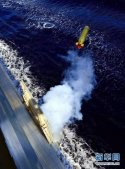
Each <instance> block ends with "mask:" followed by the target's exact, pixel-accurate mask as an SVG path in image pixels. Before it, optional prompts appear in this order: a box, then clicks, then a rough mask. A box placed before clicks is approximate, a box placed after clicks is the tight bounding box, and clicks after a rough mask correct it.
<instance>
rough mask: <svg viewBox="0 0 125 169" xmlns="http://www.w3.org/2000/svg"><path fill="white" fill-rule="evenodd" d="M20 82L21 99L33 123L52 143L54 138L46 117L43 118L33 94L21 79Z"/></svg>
mask: <svg viewBox="0 0 125 169" xmlns="http://www.w3.org/2000/svg"><path fill="white" fill-rule="evenodd" d="M20 84H21V87H22V90H23V101H24V104H25V106H26V108H27V109H28V111H29V113H30V115H31V116H32V118H33V120H34V121H35V123H36V124H37V125H38V126H39V128H40V129H41V130H42V132H43V134H44V135H45V137H46V139H47V140H48V142H49V143H50V144H52V143H53V142H54V140H53V137H52V134H51V131H50V129H49V124H48V121H47V119H46V118H45V116H44V114H43V112H42V110H41V109H40V107H39V106H38V104H37V103H36V101H35V100H34V99H33V96H32V94H31V93H30V91H29V90H28V88H27V87H26V85H25V83H24V82H23V81H22V82H21V83H20Z"/></svg>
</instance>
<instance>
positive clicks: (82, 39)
mask: <svg viewBox="0 0 125 169" xmlns="http://www.w3.org/2000/svg"><path fill="white" fill-rule="evenodd" d="M89 30H90V28H89V26H85V27H84V29H83V30H82V33H81V35H80V38H79V40H78V42H76V47H77V48H78V49H81V48H83V47H84V42H85V40H86V37H87V35H88V33H89Z"/></svg>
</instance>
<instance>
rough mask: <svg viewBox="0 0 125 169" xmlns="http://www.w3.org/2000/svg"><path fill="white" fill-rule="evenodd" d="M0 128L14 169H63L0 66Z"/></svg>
mask: <svg viewBox="0 0 125 169" xmlns="http://www.w3.org/2000/svg"><path fill="white" fill-rule="evenodd" d="M0 128H1V130H2V132H3V135H4V137H5V141H6V144H7V146H8V149H9V151H10V154H11V156H12V158H13V159H14V161H15V164H16V166H17V168H18V169H64V166H63V165H62V163H61V162H60V160H59V159H58V158H57V155H56V153H55V151H54V149H53V148H52V146H51V145H49V144H48V142H47V141H46V140H45V138H44V137H43V136H42V134H41V133H40V131H39V129H38V128H37V127H36V126H35V124H34V122H33V120H32V118H31V117H30V115H29V114H28V113H27V111H26V109H25V107H24V105H23V104H22V102H21V101H20V98H19V96H18V94H17V93H16V90H15V88H14V86H13V84H12V82H11V80H10V79H9V77H8V75H7V74H6V73H5V71H4V68H3V67H2V66H1V65H0Z"/></svg>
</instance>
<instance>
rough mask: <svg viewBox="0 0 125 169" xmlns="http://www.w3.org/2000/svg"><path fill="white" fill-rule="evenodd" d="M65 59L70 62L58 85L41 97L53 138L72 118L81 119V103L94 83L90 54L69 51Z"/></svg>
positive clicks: (56, 137)
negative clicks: (81, 55) (82, 54)
mask: <svg viewBox="0 0 125 169" xmlns="http://www.w3.org/2000/svg"><path fill="white" fill-rule="evenodd" d="M67 61H69V62H70V63H71V66H70V67H69V69H68V70H67V71H66V72H65V78H64V79H63V81H62V82H61V84H60V85H58V86H55V87H52V88H50V91H48V92H47V93H46V95H45V96H44V97H43V104H42V105H41V108H42V110H43V112H44V114H45V116H46V118H47V119H48V122H49V124H50V128H51V130H52V133H53V136H54V138H55V139H57V140H58V139H59V138H60V134H61V132H62V130H63V128H64V126H65V125H66V124H69V123H71V121H72V119H77V120H82V116H83V115H82V113H81V112H80V110H81V103H82V100H83V99H84V100H86V99H88V98H89V97H90V95H91V92H92V90H93V88H94V85H95V75H94V69H93V63H92V59H91V57H90V54H88V53H86V54H84V56H83V57H78V54H77V53H76V52H74V51H69V52H68V56H67Z"/></svg>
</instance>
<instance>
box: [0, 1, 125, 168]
mask: <svg viewBox="0 0 125 169" xmlns="http://www.w3.org/2000/svg"><path fill="white" fill-rule="evenodd" d="M85 25H89V26H90V29H91V31H90V34H89V36H88V38H87V41H86V44H85V48H84V50H83V56H81V57H84V52H86V51H89V52H90V53H91V54H92V57H93V62H94V69H95V75H96V81H97V84H96V86H95V89H94V92H93V94H92V96H91V99H90V100H88V101H87V102H84V104H83V106H82V113H83V120H82V121H76V122H75V125H74V124H73V125H71V126H70V127H71V128H72V127H76V134H77V135H78V136H79V137H82V138H84V139H85V140H86V142H87V143H88V144H89V145H90V146H91V147H92V149H93V150H94V151H95V152H107V153H110V152H111V153H121V166H120V169H122V168H125V153H124V152H125V1H124V0H66V1H64V0H61V1H60V0H1V1H0V40H4V42H6V43H7V44H8V45H9V46H11V47H12V48H13V49H14V50H16V51H17V52H18V57H20V56H21V58H22V59H23V61H24V63H27V64H26V65H25V67H26V66H27V65H28V66H30V68H29V69H30V72H31V74H32V76H33V77H34V78H35V83H36V84H37V85H39V86H42V88H43V89H44V90H45V91H48V90H49V89H50V87H52V86H55V85H58V84H60V81H61V80H62V79H63V77H64V71H65V70H66V69H67V67H68V65H67V63H66V62H65V60H64V59H63V58H62V57H60V56H62V55H63V56H66V55H67V52H68V51H69V50H76V49H75V43H76V41H77V39H78V37H79V35H80V33H81V30H82V28H83V27H84V26H85ZM16 66H19V63H16ZM37 96H38V98H39V99H40V98H41V97H42V95H41V94H40V93H37ZM118 168H119V167H118ZM109 169H110V167H109Z"/></svg>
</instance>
